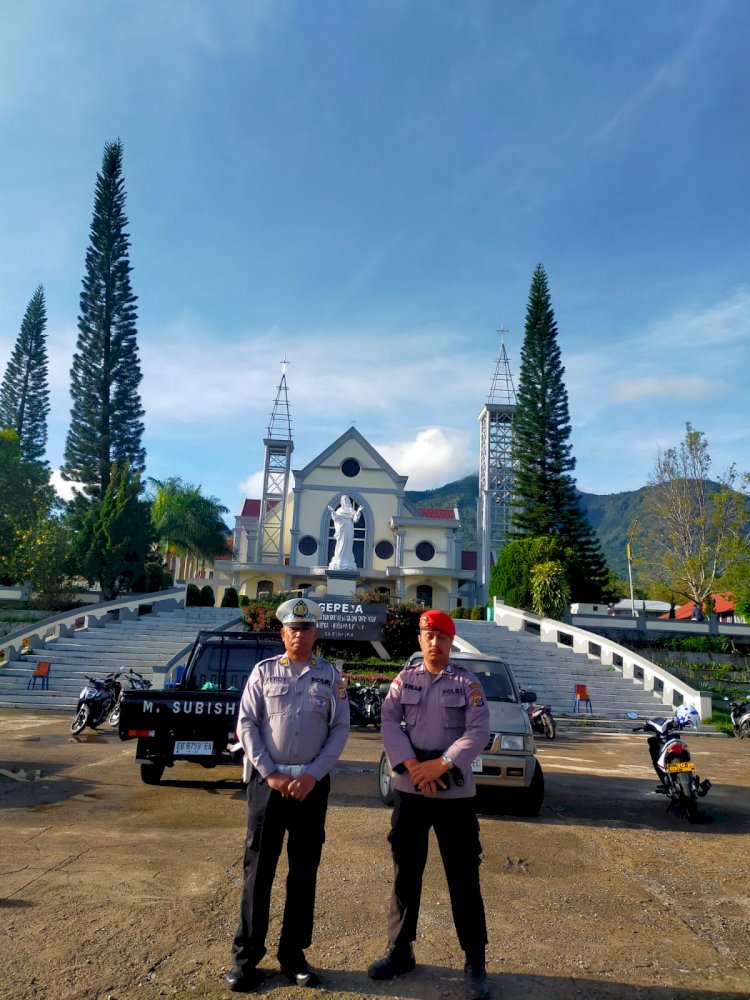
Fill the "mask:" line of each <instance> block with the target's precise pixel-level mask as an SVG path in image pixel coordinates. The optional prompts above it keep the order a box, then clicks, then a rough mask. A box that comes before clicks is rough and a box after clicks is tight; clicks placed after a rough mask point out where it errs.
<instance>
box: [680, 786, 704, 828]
mask: <svg viewBox="0 0 750 1000" xmlns="http://www.w3.org/2000/svg"><path fill="white" fill-rule="evenodd" d="M677 783H678V788H679V792H680V808H681V809H682V811H683V812H684V813H685V815H686V816H687V818H688V821H689V822H690V823H695V822H697V820H698V816H699V811H698V802H697V800H696V798H695V788H694V787H693V782H692V779H691V777H690V775H689V774H678V775H677Z"/></svg>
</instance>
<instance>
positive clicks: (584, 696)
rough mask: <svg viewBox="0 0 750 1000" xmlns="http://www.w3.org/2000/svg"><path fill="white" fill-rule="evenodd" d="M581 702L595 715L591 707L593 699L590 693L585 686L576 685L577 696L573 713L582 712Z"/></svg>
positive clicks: (574, 700)
mask: <svg viewBox="0 0 750 1000" xmlns="http://www.w3.org/2000/svg"><path fill="white" fill-rule="evenodd" d="M581 702H583V704H584V705H587V706H588V711H589V712H590V713H591V714H592V715H593V712H594V710H593V708H592V707H591V698H589V693H588V691H587V690H586V685H585V684H576V696H575V698H574V699H573V711H574V712H580V710H581Z"/></svg>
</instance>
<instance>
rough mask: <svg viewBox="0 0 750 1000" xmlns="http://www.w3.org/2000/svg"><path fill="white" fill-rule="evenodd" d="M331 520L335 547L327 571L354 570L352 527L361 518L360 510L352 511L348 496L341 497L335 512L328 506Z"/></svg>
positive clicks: (355, 566)
mask: <svg viewBox="0 0 750 1000" xmlns="http://www.w3.org/2000/svg"><path fill="white" fill-rule="evenodd" d="M328 510H329V511H330V512H331V519H332V520H333V537H334V539H335V542H336V545H335V547H334V550H333V558H332V559H331V561H330V562H329V563H328V568H329V569H343V570H356V569H357V564H356V562H355V561H354V525H355V524H356V523H357V521H358V520H359V519H360V517H361V516H362V508H361V507H360V508H359V509H358V510H355V509H354V506H353V505H352V502H351V500H350V499H349V497H348V496H346V495H344V496H342V497H341V502H340V504H339V506H338V507H337V508H336V510H334V509H333V507H331V505H330V504H329V505H328Z"/></svg>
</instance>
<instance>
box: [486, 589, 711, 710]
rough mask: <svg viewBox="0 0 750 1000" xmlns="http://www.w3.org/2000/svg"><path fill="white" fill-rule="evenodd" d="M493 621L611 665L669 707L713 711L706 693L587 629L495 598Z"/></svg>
mask: <svg viewBox="0 0 750 1000" xmlns="http://www.w3.org/2000/svg"><path fill="white" fill-rule="evenodd" d="M494 621H495V624H496V625H502V626H503V627H504V628H507V629H508V630H509V631H511V632H529V633H531V634H532V635H536V636H538V637H539V639H540V640H541V642H553V643H555V644H556V645H558V646H567V647H568V648H569V649H572V651H573V652H574V653H580V654H581V655H582V656H586V657H587V658H588V659H590V660H598V661H599V662H600V663H601V664H602V665H603V666H605V667H614V669H615V670H618V671H619V672H620V673H621V674H622V676H623V677H624V678H625V679H628V680H631V681H633V683H634V684H641V685H642V686H643V688H644V690H645V691H653V692H654V694H655V695H656V696H657V697H659V698H660V699H661V701H662V703H663V704H664V705H669V706H670V707H671V708H676V707H677V706H678V705H682V704H687V705H693V706H694V707H695V708H696V709H697V711H698V713H699V715H700V717H701V719H707V718H709V717H710V716H711V714H712V708H711V695H710V693H709V692H706V691H698V690H696V689H695V688H692V687H690V685H689V684H685V683H684V682H683V681H681V680H679V679H678V678H677V677H675V676H674V675H673V674H670V673H669V671H667V670H665V669H664V668H663V667H660V666H658V665H657V664H656V663H652V662H651V660H647V659H646V657H645V656H639V655H638V653H634V652H633V651H632V650H630V649H626V648H625V646H621V645H620V644H619V643H617V642H614V641H613V640H612V639H608V638H606V637H605V636H602V635H597V634H596V633H594V632H587V631H586V630H585V629H582V628H579V627H578V626H576V625H566V624H565V623H564V622H558V621H555V620H554V618H540V617H539V616H538V615H534V614H532V613H531V612H530V611H521V610H519V609H518V608H511V607H509V606H508V605H507V604H501V603H500V602H499V601H498V600H497V599H495V605H494Z"/></svg>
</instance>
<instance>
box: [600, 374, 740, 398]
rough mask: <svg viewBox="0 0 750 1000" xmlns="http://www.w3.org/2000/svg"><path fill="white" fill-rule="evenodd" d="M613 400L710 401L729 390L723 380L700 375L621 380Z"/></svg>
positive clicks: (615, 383)
mask: <svg viewBox="0 0 750 1000" xmlns="http://www.w3.org/2000/svg"><path fill="white" fill-rule="evenodd" d="M612 388H613V392H612V399H613V400H614V402H616V403H632V402H633V401H634V400H636V399H647V398H649V397H652V396H653V397H656V398H657V399H666V398H667V397H671V398H673V399H689V400H691V401H693V400H697V399H710V398H712V397H714V396H720V395H722V394H723V393H725V392H726V391H727V390H728V386H727V384H726V383H725V382H723V381H722V380H721V379H712V378H701V376H700V375H664V376H654V377H652V378H629V379H620V380H617V381H616V382H614V383H613V387H612Z"/></svg>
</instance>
